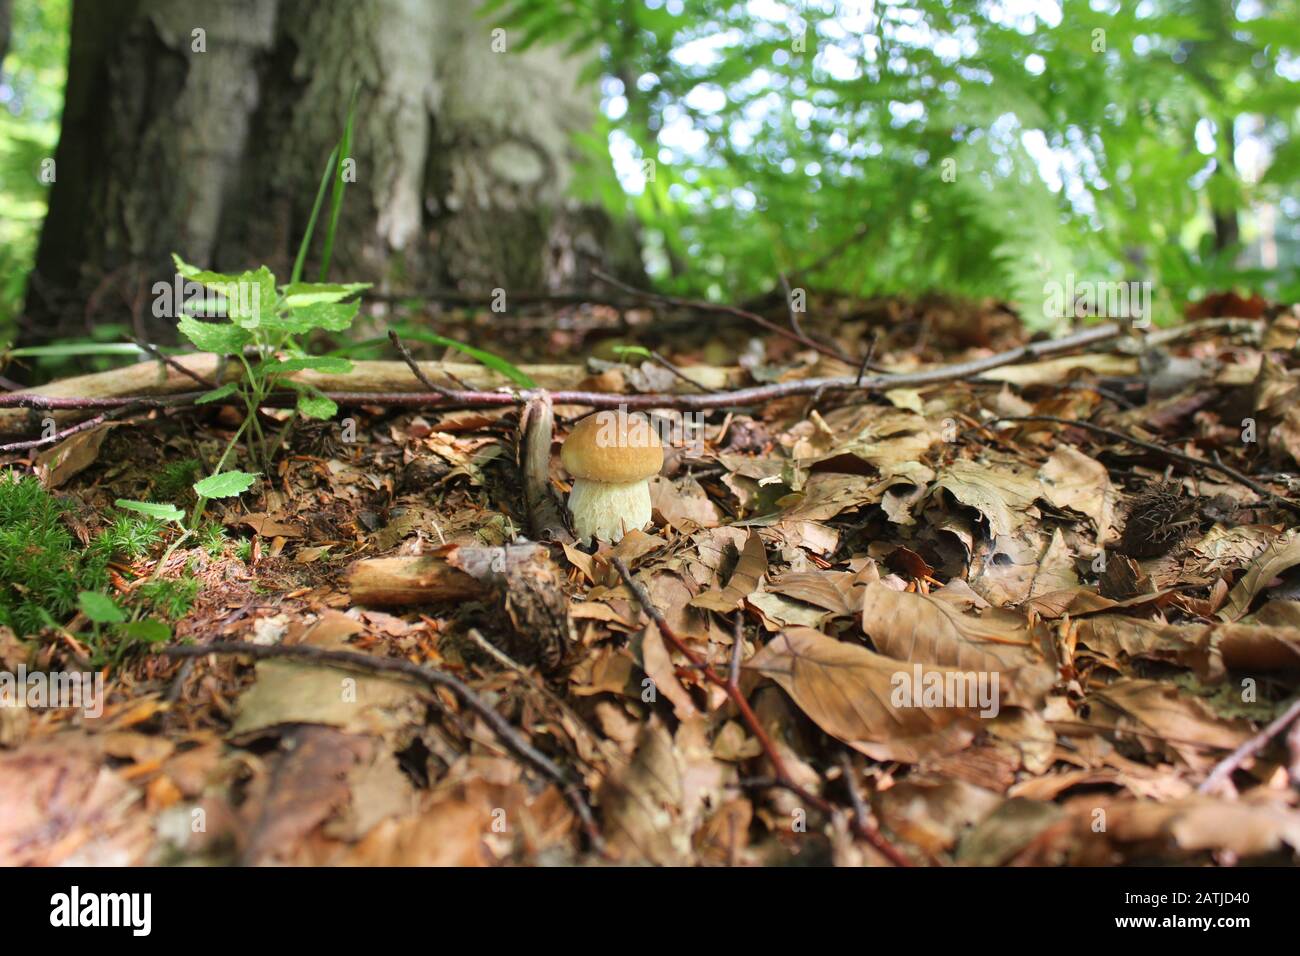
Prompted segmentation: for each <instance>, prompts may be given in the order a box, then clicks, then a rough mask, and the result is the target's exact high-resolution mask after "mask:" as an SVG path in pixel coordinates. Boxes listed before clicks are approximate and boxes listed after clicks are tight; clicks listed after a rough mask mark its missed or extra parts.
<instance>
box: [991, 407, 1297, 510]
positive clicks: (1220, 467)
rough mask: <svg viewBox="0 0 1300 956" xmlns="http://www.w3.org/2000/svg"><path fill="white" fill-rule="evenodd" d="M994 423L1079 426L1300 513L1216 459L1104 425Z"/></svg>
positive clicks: (1033, 418)
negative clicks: (1216, 475) (1214, 474)
mask: <svg viewBox="0 0 1300 956" xmlns="http://www.w3.org/2000/svg"><path fill="white" fill-rule="evenodd" d="M993 421H995V422H1048V423H1051V424H1055V425H1070V426H1077V427H1078V428H1082V429H1085V430H1087V431H1091V432H1095V433H1096V434H1098V435H1105V436H1106V437H1107V438H1110V439H1113V440H1115V441H1123V442H1128V443H1129V444H1130V445H1136V446H1137V447H1138V448H1145V449H1146V450H1147V451H1152V452H1155V453H1156V454H1159V455H1164V456H1165V457H1166V458H1172V459H1173V460H1174V461H1179V462H1182V463H1183V464H1185V465H1190V466H1192V467H1193V468H1203V469H1205V470H1206V471H1215V472H1218V473H1219V474H1221V475H1223V476H1225V477H1227V478H1231V479H1232V480H1233V481H1235V482H1237V483H1238V484H1240V485H1244V486H1245V487H1247V488H1249V489H1250V490H1251V491H1253V492H1255V494H1257V495H1259V496H1260V497H1261V498H1263V499H1265V500H1266V501H1272V502H1274V503H1275V504H1280V505H1282V506H1284V507H1286V508H1290V509H1291V510H1293V511H1300V502H1295V501H1290V500H1288V499H1286V498H1283V497H1282V496H1281V495H1278V494H1276V493H1274V492H1272V491H1269V490H1268V489H1267V488H1265V487H1264V486H1263V485H1261V484H1260V483H1259V482H1257V481H1255V480H1254V479H1253V478H1250V477H1248V476H1246V475H1243V474H1242V473H1241V472H1239V471H1237V469H1235V468H1229V467H1228V466H1227V465H1225V464H1223V462H1221V461H1219V460H1218V459H1217V458H1216V459H1215V460H1214V461H1208V460H1206V459H1204V458H1193V457H1192V456H1191V455H1185V454H1183V453H1182V452H1181V451H1175V450H1174V449H1172V448H1169V447H1167V446H1165V445H1161V444H1158V443H1157V442H1153V441H1146V440H1144V439H1141V438H1134V437H1133V436H1132V435H1129V434H1126V433H1124V432H1121V431H1116V430H1115V429H1113V428H1104V427H1102V426H1101V425H1094V424H1093V423H1092V422H1084V421H1079V420H1077V419H1073V418H1057V417H1055V416H1053V415H1003V416H1001V417H999V418H995V419H994V420H993Z"/></svg>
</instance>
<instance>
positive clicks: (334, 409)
mask: <svg viewBox="0 0 1300 956" xmlns="http://www.w3.org/2000/svg"><path fill="white" fill-rule="evenodd" d="M338 411H339V407H338V405H337V404H335V402H334V400H333V399H331V398H327V397H326V396H324V395H311V394H309V393H307V392H302V393H300V394H299V395H298V412H299V413H300V414H301V415H303V416H304V417H305V418H319V419H321V420H322V421H324V420H325V419H329V418H333V417H334V416H335V415H337V414H338Z"/></svg>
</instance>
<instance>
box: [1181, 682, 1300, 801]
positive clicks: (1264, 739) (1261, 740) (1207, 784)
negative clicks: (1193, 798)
mask: <svg viewBox="0 0 1300 956" xmlns="http://www.w3.org/2000/svg"><path fill="white" fill-rule="evenodd" d="M1297 717H1300V697H1297V698H1296V699H1295V700H1293V701H1292V702H1291V706H1290V707H1288V708H1287V709H1286V710H1285V711H1284V712H1283V713H1282V716H1281V717H1279V718H1277V719H1276V720H1275V721H1273V722H1272V723H1271V724H1269V725H1268V726H1267V727H1265V728H1264V729H1263V730H1261V731H1260V732H1259V733H1257V734H1256V735H1255V736H1253V737H1251V738H1250V739H1249V740H1247V741H1246V742H1245V743H1244V744H1242V745H1241V746H1240V747H1238V748H1237V749H1236V750H1234V751H1233V752H1232V753H1230V754H1228V756H1226V757H1224V758H1223V759H1222V760H1220V761H1219V762H1218V763H1217V764H1215V766H1214V769H1213V770H1211V771H1210V775H1209V776H1208V777H1206V778H1205V780H1204V781H1202V782H1201V785H1200V786H1199V787H1197V788H1196V792H1197V793H1215V792H1216V791H1218V790H1219V788H1220V787H1224V786H1230V784H1229V779H1230V778H1231V777H1232V774H1233V773H1234V772H1235V771H1236V769H1237V768H1238V767H1240V766H1241V765H1242V764H1243V763H1244V762H1245V761H1246V760H1248V759H1250V758H1251V757H1253V756H1255V754H1257V753H1259V752H1260V751H1261V750H1263V749H1264V748H1265V747H1266V746H1267V745H1268V743H1269V741H1271V740H1272V739H1273V738H1274V737H1276V736H1277V735H1278V734H1280V733H1281V732H1282V731H1284V730H1286V728H1287V725H1288V724H1290V723H1291V722H1292V721H1293V720H1295V719H1296V718H1297Z"/></svg>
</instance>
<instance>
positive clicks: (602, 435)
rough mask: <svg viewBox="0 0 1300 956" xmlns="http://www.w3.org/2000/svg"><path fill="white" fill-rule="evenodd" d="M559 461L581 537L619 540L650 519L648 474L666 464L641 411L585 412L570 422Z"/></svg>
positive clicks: (570, 508) (652, 430) (652, 431)
mask: <svg viewBox="0 0 1300 956" xmlns="http://www.w3.org/2000/svg"><path fill="white" fill-rule="evenodd" d="M560 460H561V461H562V462H563V463H564V469H565V471H567V472H568V473H569V474H570V475H572V476H573V491H572V492H570V494H569V513H570V514H572V515H573V530H574V532H575V533H576V534H577V536H578V537H579V538H580V539H581V540H583V541H586V540H588V539H590V538H593V537H594V538H598V539H600V540H602V541H619V540H621V539H622V537H623V535H624V534H625V533H627V532H628V531H630V530H632V529H633V528H640V527H643V526H644V525H645V524H646V523H647V522H649V521H650V478H651V477H652V476H654V475H657V474H658V473H659V469H660V468H662V467H663V466H664V450H663V445H662V444H661V443H660V441H659V436H658V435H656V434H655V431H654V429H653V428H652V427H651V426H650V422H649V421H647V420H646V419H645V418H644V417H643V416H641V415H628V414H627V413H626V412H625V411H622V410H620V411H603V412H597V413H596V414H594V415H588V416H587V417H586V418H584V419H583V420H582V421H580V422H578V424H576V425H575V426H573V431H571V432H570V433H569V437H568V438H566V439H565V441H564V447H563V448H561V449H560Z"/></svg>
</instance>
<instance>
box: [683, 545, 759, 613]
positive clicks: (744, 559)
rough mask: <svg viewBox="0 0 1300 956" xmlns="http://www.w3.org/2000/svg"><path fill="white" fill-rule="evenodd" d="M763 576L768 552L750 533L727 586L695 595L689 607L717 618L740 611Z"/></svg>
mask: <svg viewBox="0 0 1300 956" xmlns="http://www.w3.org/2000/svg"><path fill="white" fill-rule="evenodd" d="M765 574H767V551H766V549H764V547H763V539H762V538H760V537H759V536H758V532H757V531H751V532H749V537H747V538H746V539H745V547H744V549H743V550H742V551H741V552H740V560H739V561H738V562H736V569H735V570H734V571H732V572H731V580H730V581H728V582H727V586H726V587H725V588H723V589H722V590H720V591H705V592H704V593H703V594H699V595H697V596H696V597H694V598H692V599H691V606H692V607H700V608H705V609H707V610H710V611H717V612H718V613H719V614H727V613H730V612H731V611H734V610H736V609H737V608H739V607H740V606H741V604H743V603H744V601H745V598H747V597H749V596H750V595H751V594H753V593H754V592H755V591H756V590H758V586H759V584H760V583H762V580H763V576H764V575H765Z"/></svg>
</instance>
